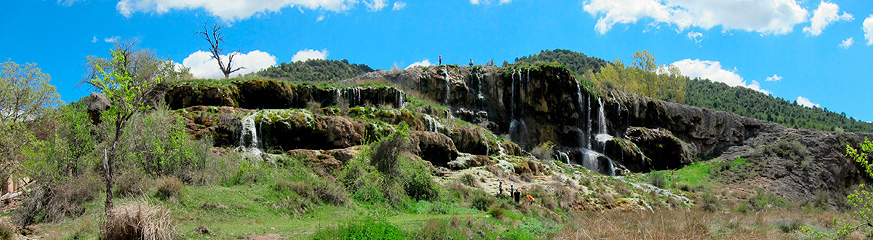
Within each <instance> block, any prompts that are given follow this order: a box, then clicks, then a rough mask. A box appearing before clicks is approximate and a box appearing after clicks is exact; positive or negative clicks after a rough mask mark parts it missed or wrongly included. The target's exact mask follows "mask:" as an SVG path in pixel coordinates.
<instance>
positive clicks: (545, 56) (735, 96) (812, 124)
mask: <svg viewBox="0 0 873 240" xmlns="http://www.w3.org/2000/svg"><path fill="white" fill-rule="evenodd" d="M516 62H517V63H521V64H524V63H527V62H530V63H536V62H546V63H551V62H557V63H560V64H562V65H564V66H566V67H567V68H569V69H571V70H573V71H574V72H575V73H577V74H579V75H582V74H584V73H586V72H587V71H589V70H594V71H596V69H597V68H599V67H601V66H604V65H605V64H611V63H609V62H605V61H603V60H601V59H599V58H593V57H588V56H586V55H585V54H583V53H578V52H573V51H569V50H562V49H556V50H554V51H549V50H543V51H541V52H540V53H539V54H535V55H531V56H527V57H521V58H518V59H517V60H516ZM684 103H685V104H688V105H692V106H697V107H702V108H709V109H713V110H720V111H726V112H732V113H736V114H739V115H742V116H745V117H751V118H756V119H760V120H765V121H771V122H775V123H779V124H781V125H783V126H786V127H793V128H805V129H816V130H822V131H837V130H842V131H848V132H866V133H873V124H871V123H867V122H861V121H858V120H855V119H854V118H847V117H846V115H845V113H835V112H831V111H828V110H827V108H824V109H821V108H807V107H803V106H800V105H797V104H795V103H791V102H789V101H787V100H785V99H782V98H774V97H773V96H768V95H766V94H763V93H760V92H757V91H754V90H751V89H748V88H743V87H730V86H728V85H726V84H724V83H719V82H713V81H710V80H708V79H687V80H686V87H685V101H684Z"/></svg>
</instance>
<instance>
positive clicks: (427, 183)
mask: <svg viewBox="0 0 873 240" xmlns="http://www.w3.org/2000/svg"><path fill="white" fill-rule="evenodd" d="M404 160H405V161H404V164H403V165H404V167H403V171H401V172H402V178H401V181H402V182H403V183H404V190H405V191H406V194H407V195H409V196H410V197H412V198H413V199H415V200H429V201H430V200H434V199H436V198H437V197H438V196H439V185H437V184H436V183H435V182H434V181H433V178H431V175H430V170H429V169H427V167H425V166H424V163H422V162H421V161H414V160H408V159H405V158H404Z"/></svg>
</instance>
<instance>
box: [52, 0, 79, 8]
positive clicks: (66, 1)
mask: <svg viewBox="0 0 873 240" xmlns="http://www.w3.org/2000/svg"><path fill="white" fill-rule="evenodd" d="M82 1H84V0H58V4H60V5H63V6H64V7H69V6H73V4H75V3H76V2H82Z"/></svg>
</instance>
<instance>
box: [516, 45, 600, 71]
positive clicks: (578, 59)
mask: <svg viewBox="0 0 873 240" xmlns="http://www.w3.org/2000/svg"><path fill="white" fill-rule="evenodd" d="M553 62H557V63H561V65H564V66H565V67H567V69H570V71H573V72H575V73H577V74H584V73H587V72H589V71H591V72H600V68H601V67H603V66H606V65H607V64H608V62H606V61H604V60H603V59H599V58H595V57H589V56H586V55H585V54H583V53H578V52H574V51H570V50H565V49H555V50H554V51H552V50H542V51H540V53H539V54H536V55H530V56H524V57H520V58H516V59H515V64H534V63H553Z"/></svg>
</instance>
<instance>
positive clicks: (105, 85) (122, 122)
mask: <svg viewBox="0 0 873 240" xmlns="http://www.w3.org/2000/svg"><path fill="white" fill-rule="evenodd" d="M133 53H134V52H133V51H131V49H130V48H125V47H124V46H119V47H116V49H115V50H113V51H112V60H110V61H108V62H106V63H101V64H96V65H94V68H95V72H96V74H95V77H94V78H92V79H90V81H89V82H88V83H89V84H91V85H93V86H94V87H95V88H97V89H99V90H100V92H102V93H103V94H106V97H107V98H109V100H110V101H111V102H112V106H111V107H110V108H109V110H107V111H106V112H104V113H103V116H102V117H101V118H102V119H104V121H103V122H107V123H110V124H111V126H109V127H110V128H111V130H112V135H111V136H112V138H111V139H112V140H111V145H110V146H109V147H107V148H106V149H104V150H103V153H104V154H103V156H104V157H103V168H104V174H105V176H104V177H105V180H106V213H107V214H108V213H109V211H110V210H111V209H112V197H113V194H112V186H113V174H114V172H113V170H114V168H115V162H116V159H117V157H118V143H119V141H120V138H121V136H122V135H123V131H124V129H125V128H126V127H127V125H128V123H129V122H130V119H131V117H132V116H133V115H134V114H136V113H137V112H141V111H144V110H148V109H150V105H148V102H149V97H150V96H152V94H153V92H154V91H155V90H156V86H157V85H158V84H160V83H161V81H162V80H163V79H162V77H161V76H158V75H144V74H143V75H141V74H138V72H136V71H135V70H134V71H132V69H135V68H133V67H132V65H135V64H133V61H132V56H134V54H133Z"/></svg>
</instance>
